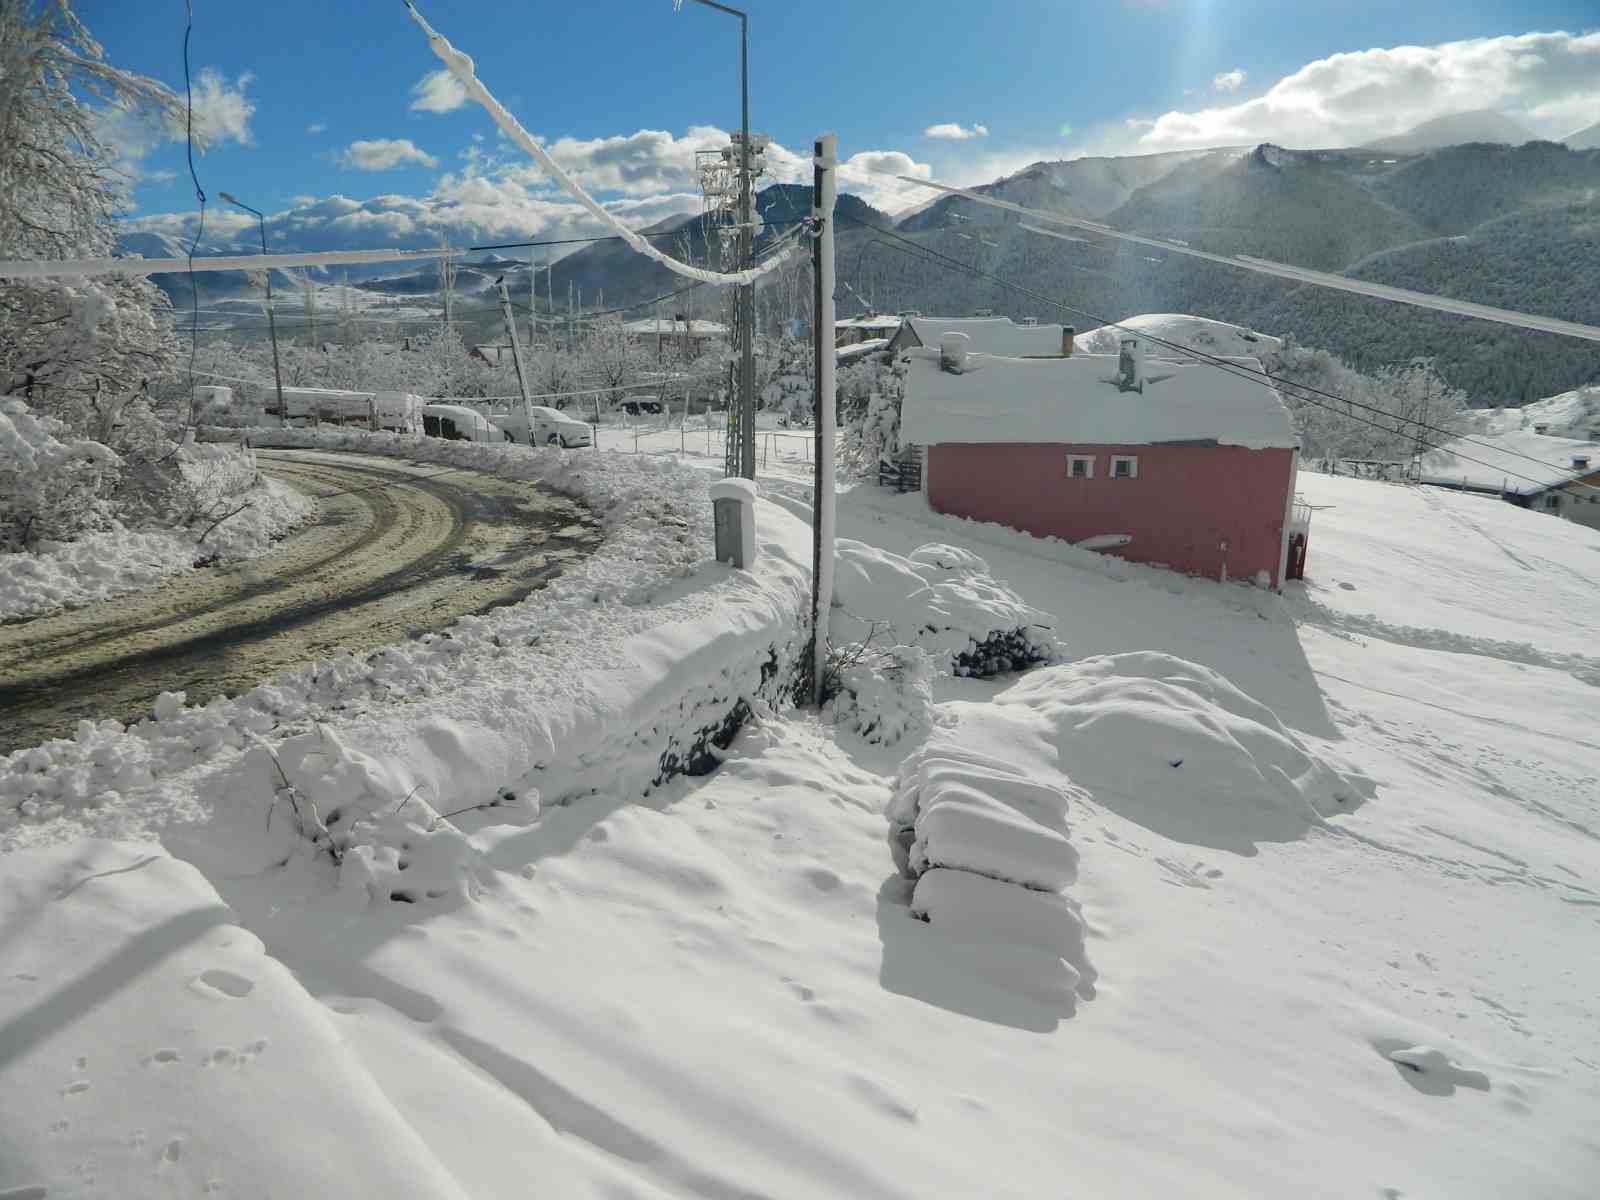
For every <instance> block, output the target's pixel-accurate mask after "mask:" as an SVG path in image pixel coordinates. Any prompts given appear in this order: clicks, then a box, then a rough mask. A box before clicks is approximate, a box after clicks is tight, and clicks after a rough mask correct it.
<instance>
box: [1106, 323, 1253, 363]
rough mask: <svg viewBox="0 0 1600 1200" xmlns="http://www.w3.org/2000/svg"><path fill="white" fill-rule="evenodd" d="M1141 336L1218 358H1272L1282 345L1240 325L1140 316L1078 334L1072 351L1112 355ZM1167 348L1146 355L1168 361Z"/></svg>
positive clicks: (1154, 346)
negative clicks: (1127, 341) (1134, 336)
mask: <svg viewBox="0 0 1600 1200" xmlns="http://www.w3.org/2000/svg"><path fill="white" fill-rule="evenodd" d="M1139 333H1142V334H1145V335H1146V336H1147V337H1151V338H1160V339H1161V340H1162V341H1165V342H1175V343H1177V345H1179V346H1181V347H1183V348H1184V349H1185V350H1198V351H1201V352H1203V353H1205V354H1211V355H1217V356H1219V357H1222V358H1238V357H1260V356H1261V355H1263V354H1272V353H1274V352H1275V351H1277V350H1278V349H1279V348H1280V347H1281V346H1282V345H1283V339H1282V338H1275V337H1271V336H1269V335H1267V334H1265V333H1257V332H1256V331H1255V330H1253V329H1246V328H1245V327H1244V326H1242V325H1229V324H1228V323H1227V322H1226V321H1215V320H1212V319H1211V318H1210V317H1196V316H1191V315H1190V314H1188V313H1141V314H1140V315H1139V316H1136V317H1124V318H1123V319H1122V320H1120V321H1118V322H1117V323H1116V324H1115V325H1102V326H1101V327H1100V328H1099V329H1091V330H1089V332H1087V333H1080V334H1079V335H1078V336H1077V338H1076V339H1075V341H1074V348H1075V350H1077V351H1082V352H1084V353H1088V354H1115V353H1117V351H1118V350H1119V349H1120V348H1121V346H1122V339H1123V338H1125V337H1127V336H1129V335H1130V334H1139ZM1173 353H1174V351H1173V350H1172V348H1171V347H1170V346H1162V345H1159V344H1155V343H1152V344H1151V346H1150V354H1151V356H1152V357H1155V358H1166V357H1170V356H1171V355H1172V354H1173Z"/></svg>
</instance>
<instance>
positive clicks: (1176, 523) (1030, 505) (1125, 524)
mask: <svg viewBox="0 0 1600 1200" xmlns="http://www.w3.org/2000/svg"><path fill="white" fill-rule="evenodd" d="M927 453H928V459H927V473H926V480H927V483H926V487H927V490H928V502H929V504H931V505H932V506H933V508H934V509H935V511H937V512H942V513H951V514H953V515H955V516H960V517H970V518H972V519H973V520H976V521H994V522H997V523H999V524H1001V525H1009V526H1011V527H1013V528H1015V529H1021V530H1023V531H1025V532H1027V533H1032V534H1035V535H1039V536H1054V537H1059V538H1064V539H1066V540H1067V541H1072V542H1076V541H1081V540H1082V539H1084V538H1088V537H1094V536H1096V535H1098V534H1104V533H1126V534H1132V535H1133V541H1132V542H1131V543H1129V544H1128V545H1126V546H1124V547H1122V548H1121V549H1120V550H1115V551H1112V553H1115V554H1120V555H1121V556H1122V557H1123V558H1126V559H1129V560H1130V561H1133V562H1143V563H1159V564H1163V565H1165V566H1168V567H1172V568H1173V569H1175V570H1178V571H1186V572H1191V573H1194V574H1199V575H1205V576H1209V577H1210V578H1212V579H1216V578H1220V577H1221V575H1222V571H1223V567H1224V564H1226V567H1227V574H1228V578H1230V579H1249V578H1252V577H1253V576H1254V575H1255V574H1256V572H1257V571H1265V572H1266V573H1267V575H1268V577H1269V578H1270V579H1271V581H1272V586H1274V587H1276V586H1277V585H1278V582H1279V581H1278V555H1279V553H1280V550H1281V547H1282V538H1283V519H1284V511H1285V503H1286V501H1287V498H1288V491H1289V486H1290V478H1291V474H1292V466H1293V454H1294V452H1293V451H1291V450H1246V449H1244V448H1243V447H1241V446H1193V445H1170V446H1066V445H1026V444H1002V445H973V444H967V443H963V444H946V445H938V446H930V447H928V452H927ZM1069 454H1092V455H1094V458H1095V464H1094V478H1093V479H1068V478H1067V456H1068V455H1069ZM1114 454H1117V455H1122V454H1131V455H1136V456H1137V457H1138V459H1139V476H1138V478H1137V479H1112V478H1111V456H1112V455H1114ZM1224 541H1226V542H1227V543H1228V549H1227V550H1226V551H1224V550H1223V549H1222V545H1221V544H1222V542H1224Z"/></svg>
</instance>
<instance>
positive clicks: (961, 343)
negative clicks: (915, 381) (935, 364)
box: [939, 330, 972, 375]
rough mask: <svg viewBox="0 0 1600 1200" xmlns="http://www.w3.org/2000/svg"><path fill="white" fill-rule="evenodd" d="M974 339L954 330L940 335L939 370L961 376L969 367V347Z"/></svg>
mask: <svg viewBox="0 0 1600 1200" xmlns="http://www.w3.org/2000/svg"><path fill="white" fill-rule="evenodd" d="M971 342H972V339H971V338H969V337H968V336H967V335H966V334H964V333H956V332H955V331H954V330H952V331H950V332H948V333H943V334H940V335H939V369H940V370H941V371H948V372H950V374H952V375H959V374H961V372H962V371H963V370H964V369H965V368H966V365H967V347H968V346H969V345H970V344H971Z"/></svg>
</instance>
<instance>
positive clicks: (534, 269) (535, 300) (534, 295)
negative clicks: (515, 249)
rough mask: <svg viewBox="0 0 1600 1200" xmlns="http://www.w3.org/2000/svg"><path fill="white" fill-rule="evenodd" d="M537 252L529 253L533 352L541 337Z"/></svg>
mask: <svg viewBox="0 0 1600 1200" xmlns="http://www.w3.org/2000/svg"><path fill="white" fill-rule="evenodd" d="M538 253H539V252H538V251H537V250H529V251H528V349H529V350H532V349H533V347H534V344H535V342H536V341H537V339H538V337H539V266H538V264H537V263H536V262H534V258H535V256H536V255H537V254H538Z"/></svg>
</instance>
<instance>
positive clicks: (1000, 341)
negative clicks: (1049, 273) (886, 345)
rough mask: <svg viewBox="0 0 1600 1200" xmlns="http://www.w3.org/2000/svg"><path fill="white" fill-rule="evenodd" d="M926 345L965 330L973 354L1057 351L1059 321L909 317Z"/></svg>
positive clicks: (1059, 337) (1035, 353) (1049, 353)
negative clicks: (1028, 322) (1036, 322)
mask: <svg viewBox="0 0 1600 1200" xmlns="http://www.w3.org/2000/svg"><path fill="white" fill-rule="evenodd" d="M906 321H907V323H908V324H909V325H910V326H911V328H912V330H913V332H915V333H916V335H917V340H918V341H919V342H920V343H921V344H922V345H923V346H925V347H928V348H937V347H938V345H939V343H940V341H942V340H943V337H944V335H945V334H947V333H960V334H965V335H966V336H967V338H969V339H970V343H969V345H968V349H969V350H971V351H972V352H973V353H974V354H1000V355H1012V356H1014V357H1022V356H1025V355H1030V354H1031V355H1058V354H1060V353H1061V329H1062V327H1061V326H1060V325H1018V324H1016V323H1015V322H1014V321H1012V319H1011V318H1010V317H907V318H906Z"/></svg>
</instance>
